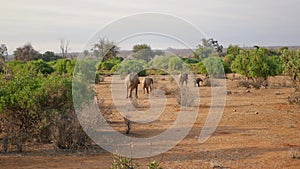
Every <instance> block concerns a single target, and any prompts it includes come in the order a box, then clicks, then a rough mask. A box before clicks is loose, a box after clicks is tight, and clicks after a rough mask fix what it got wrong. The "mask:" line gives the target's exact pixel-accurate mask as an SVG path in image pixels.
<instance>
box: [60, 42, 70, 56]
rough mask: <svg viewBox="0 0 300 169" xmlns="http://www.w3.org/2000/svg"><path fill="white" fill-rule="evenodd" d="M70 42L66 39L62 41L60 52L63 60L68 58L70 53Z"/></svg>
mask: <svg viewBox="0 0 300 169" xmlns="http://www.w3.org/2000/svg"><path fill="white" fill-rule="evenodd" d="M69 42H70V41H66V42H65V40H64V39H62V40H60V46H59V48H60V50H61V54H62V58H67V56H68V51H69V49H70V48H69Z"/></svg>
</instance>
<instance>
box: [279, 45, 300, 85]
mask: <svg viewBox="0 0 300 169" xmlns="http://www.w3.org/2000/svg"><path fill="white" fill-rule="evenodd" d="M280 58H281V60H282V62H283V67H284V73H285V74H286V75H288V76H291V77H292V80H293V83H294V84H297V80H298V81H299V76H300V50H298V51H295V50H288V49H284V50H283V51H282V53H281V56H280ZM294 87H295V88H296V89H297V88H299V90H300V86H299V85H295V86H294Z"/></svg>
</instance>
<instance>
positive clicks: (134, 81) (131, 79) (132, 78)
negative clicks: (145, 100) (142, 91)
mask: <svg viewBox="0 0 300 169" xmlns="http://www.w3.org/2000/svg"><path fill="white" fill-rule="evenodd" d="M139 84H140V79H139V77H138V75H137V74H129V75H127V76H126V77H125V85H126V93H127V94H126V98H128V90H130V93H129V98H131V97H132V90H134V89H135V96H136V98H138V85H139Z"/></svg>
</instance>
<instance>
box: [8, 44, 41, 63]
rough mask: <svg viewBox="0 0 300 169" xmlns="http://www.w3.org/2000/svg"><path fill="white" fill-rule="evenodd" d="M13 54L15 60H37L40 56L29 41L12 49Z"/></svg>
mask: <svg viewBox="0 0 300 169" xmlns="http://www.w3.org/2000/svg"><path fill="white" fill-rule="evenodd" d="M14 56H15V59H16V60H22V61H25V62H27V61H30V60H37V59H39V57H40V54H39V52H38V51H36V50H34V48H33V47H32V45H31V44H30V43H27V44H25V45H24V46H23V47H19V48H17V49H16V50H15V51H14Z"/></svg>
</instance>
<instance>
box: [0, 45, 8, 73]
mask: <svg viewBox="0 0 300 169" xmlns="http://www.w3.org/2000/svg"><path fill="white" fill-rule="evenodd" d="M7 55H8V54H7V47H6V45H5V44H1V45H0V72H1V71H2V70H3V65H4V62H5V60H7Z"/></svg>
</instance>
